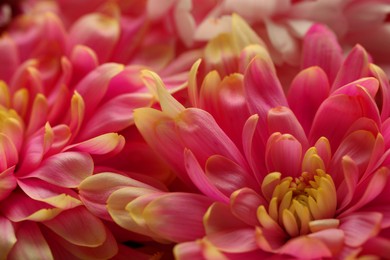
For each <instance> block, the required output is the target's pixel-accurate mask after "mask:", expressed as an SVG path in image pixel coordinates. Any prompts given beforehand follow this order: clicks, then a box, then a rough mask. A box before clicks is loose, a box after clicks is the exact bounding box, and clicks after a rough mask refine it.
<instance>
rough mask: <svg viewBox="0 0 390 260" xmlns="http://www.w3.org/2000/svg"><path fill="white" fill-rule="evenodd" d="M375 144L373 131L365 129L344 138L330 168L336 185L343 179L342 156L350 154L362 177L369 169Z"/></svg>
mask: <svg viewBox="0 0 390 260" xmlns="http://www.w3.org/2000/svg"><path fill="white" fill-rule="evenodd" d="M374 145H375V137H374V136H373V134H372V133H370V132H368V131H364V130H358V131H356V132H353V133H351V134H350V135H348V136H347V137H346V138H344V140H343V142H342V143H341V144H340V146H339V148H338V149H337V150H336V152H335V153H334V155H333V158H332V162H331V165H330V169H329V173H330V174H331V175H332V178H333V181H334V183H335V185H336V187H337V186H338V184H339V183H340V182H341V181H342V179H343V175H342V165H341V163H342V158H344V157H345V156H349V157H350V158H351V159H352V160H353V161H354V162H355V163H356V166H357V168H358V173H359V178H360V177H361V176H362V175H363V173H364V172H365V170H366V169H367V165H368V163H369V161H370V159H371V154H372V151H373V148H374Z"/></svg>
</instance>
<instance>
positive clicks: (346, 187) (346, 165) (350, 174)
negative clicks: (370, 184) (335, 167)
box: [337, 155, 359, 211]
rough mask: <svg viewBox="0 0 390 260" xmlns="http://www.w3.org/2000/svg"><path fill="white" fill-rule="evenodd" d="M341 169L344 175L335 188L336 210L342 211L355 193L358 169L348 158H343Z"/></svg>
mask: <svg viewBox="0 0 390 260" xmlns="http://www.w3.org/2000/svg"><path fill="white" fill-rule="evenodd" d="M341 164H342V167H343V173H344V176H343V177H344V180H343V181H342V182H341V185H339V187H338V188H337V199H338V202H337V203H338V210H340V211H342V210H343V209H344V207H345V206H346V205H348V204H349V203H350V202H351V200H352V198H353V195H354V193H355V189H356V186H357V182H358V178H359V169H358V167H357V165H356V163H355V161H353V160H352V159H351V157H349V156H347V155H346V156H343V158H342V162H341Z"/></svg>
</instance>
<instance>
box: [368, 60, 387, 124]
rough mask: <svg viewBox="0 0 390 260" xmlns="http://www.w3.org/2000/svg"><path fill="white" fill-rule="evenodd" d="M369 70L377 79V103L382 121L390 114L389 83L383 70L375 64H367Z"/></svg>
mask: <svg viewBox="0 0 390 260" xmlns="http://www.w3.org/2000/svg"><path fill="white" fill-rule="evenodd" d="M369 68H370V72H371V73H372V74H373V75H374V77H375V78H377V79H378V80H379V90H380V94H379V95H378V97H379V100H377V104H378V107H379V109H380V110H381V118H382V120H383V121H384V120H385V119H386V118H388V117H389V116H390V91H389V89H390V84H389V80H388V79H387V76H386V74H385V72H384V71H383V70H382V69H381V68H380V67H378V66H376V65H375V64H370V65H369Z"/></svg>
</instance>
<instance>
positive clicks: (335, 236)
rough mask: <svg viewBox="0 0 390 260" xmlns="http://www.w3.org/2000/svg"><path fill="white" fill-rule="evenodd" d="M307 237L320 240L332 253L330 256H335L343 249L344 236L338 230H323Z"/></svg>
mask: <svg viewBox="0 0 390 260" xmlns="http://www.w3.org/2000/svg"><path fill="white" fill-rule="evenodd" d="M308 237H311V238H316V239H318V240H321V241H322V242H323V243H324V244H325V245H326V246H327V247H328V249H329V250H330V251H331V252H332V255H337V254H338V253H339V252H340V251H341V250H342V249H343V247H344V239H345V235H344V232H343V231H342V230H340V229H335V228H331V229H325V230H321V231H318V232H314V233H311V234H309V235H308Z"/></svg>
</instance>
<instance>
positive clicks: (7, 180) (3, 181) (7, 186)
mask: <svg viewBox="0 0 390 260" xmlns="http://www.w3.org/2000/svg"><path fill="white" fill-rule="evenodd" d="M14 170H15V167H11V168H8V169H6V170H5V171H3V172H2V173H0V201H2V200H3V199H4V198H6V197H7V196H8V195H9V194H10V193H11V192H12V191H13V190H14V189H15V188H16V186H17V184H16V177H15V175H14Z"/></svg>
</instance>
